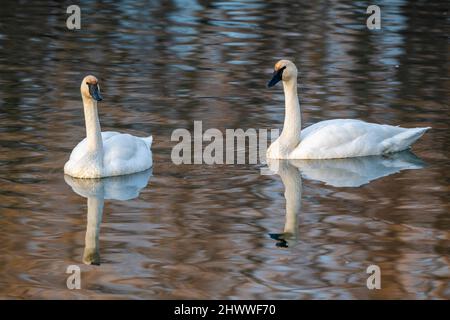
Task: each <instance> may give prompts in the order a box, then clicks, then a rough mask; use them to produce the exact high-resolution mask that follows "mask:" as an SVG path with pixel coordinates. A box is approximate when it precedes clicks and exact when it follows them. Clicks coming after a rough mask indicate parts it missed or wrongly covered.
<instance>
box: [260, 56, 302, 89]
mask: <svg viewBox="0 0 450 320" xmlns="http://www.w3.org/2000/svg"><path fill="white" fill-rule="evenodd" d="M291 79H297V67H296V66H295V64H294V63H293V62H292V61H289V60H280V61H278V62H277V63H276V64H275V67H274V71H273V76H272V79H271V80H270V81H269V83H267V87H269V88H270V87H273V86H274V85H276V84H277V83H278V82H280V81H281V80H283V81H289V80H291Z"/></svg>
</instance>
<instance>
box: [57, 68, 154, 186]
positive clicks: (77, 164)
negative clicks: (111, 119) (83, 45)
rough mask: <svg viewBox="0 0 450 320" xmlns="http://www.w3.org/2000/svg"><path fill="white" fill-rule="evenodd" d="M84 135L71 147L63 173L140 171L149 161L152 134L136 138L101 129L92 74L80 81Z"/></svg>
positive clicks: (90, 175)
mask: <svg viewBox="0 0 450 320" xmlns="http://www.w3.org/2000/svg"><path fill="white" fill-rule="evenodd" d="M80 90H81V97H82V98H83V106H84V119H85V123H86V138H85V139H83V140H82V141H81V142H80V143H78V145H77V146H76V147H75V148H74V149H73V150H72V153H71V155H70V159H69V161H67V163H66V164H65V165H64V173H65V174H67V175H70V176H72V177H76V178H102V177H111V176H120V175H125V174H130V173H135V172H140V171H144V170H146V169H148V168H150V167H151V166H152V164H153V161H152V152H151V150H150V147H151V145H152V141H153V137H152V136H149V137H146V138H139V137H135V136H132V135H130V134H123V133H118V132H112V131H106V132H101V129H100V122H99V120H98V112H97V101H101V100H102V97H101V95H100V87H99V85H98V80H97V78H96V77H94V76H86V77H85V78H84V79H83V81H82V82H81V87H80Z"/></svg>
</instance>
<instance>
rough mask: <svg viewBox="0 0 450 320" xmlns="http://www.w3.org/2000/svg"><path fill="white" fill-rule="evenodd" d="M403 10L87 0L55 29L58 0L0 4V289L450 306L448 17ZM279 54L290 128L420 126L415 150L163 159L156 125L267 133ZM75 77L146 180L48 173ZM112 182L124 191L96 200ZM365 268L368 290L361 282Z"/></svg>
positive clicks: (72, 106) (18, 293)
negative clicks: (376, 21)
mask: <svg viewBox="0 0 450 320" xmlns="http://www.w3.org/2000/svg"><path fill="white" fill-rule="evenodd" d="M414 3H415V2H414V1H400V0H396V1H380V7H381V14H382V25H381V30H373V31H370V30H368V29H367V28H366V25H365V23H366V18H367V17H368V15H367V14H366V13H365V11H366V6H367V3H366V2H364V1H342V2H340V3H339V4H337V3H335V2H328V1H294V2H288V1H285V2H283V1H271V2H270V3H268V2H267V1H259V0H251V1H230V2H225V1H201V0H199V1H195V0H191V1H189V0H188V1H181V0H178V1H176V0H173V1H101V2H92V3H86V4H82V5H81V10H82V15H81V30H74V31H70V30H67V28H66V18H67V16H68V15H67V14H66V8H67V6H68V5H69V4H72V3H67V4H63V3H60V2H58V1H48V2H46V4H44V3H43V2H41V4H39V3H38V2H36V1H33V2H32V1H25V2H23V3H22V4H20V5H17V3H16V2H15V1H6V2H5V3H3V2H2V10H1V11H0V132H1V135H0V243H2V246H1V250H0V298H13V299H20V298H34V299H46V298H58V299H74V298H75V299H102V298H114V299H125V298H131V299H176V298H181V299H187V298H190V299H216V298H230V299H239V298H242V299H259V298H261V299H355V298H362V299H380V298H385V299H386V298H387V299H403V298H412V299H449V298H450V284H449V283H450V281H449V280H450V268H449V264H450V262H449V254H450V250H449V245H450V239H449V238H450V214H449V211H450V210H449V209H450V206H449V200H450V196H449V191H450V187H449V182H450V151H449V146H450V109H449V105H448V101H449V88H450V77H449V75H450V73H449V67H450V62H449V61H450V60H449V41H448V39H449V38H448V31H449V29H448V26H449V19H450V18H449V13H448V6H447V4H446V3H445V1H427V3H426V4H421V5H419V4H414ZM281 58H289V59H292V60H294V61H295V63H296V64H297V66H298V67H299V84H300V95H301V99H300V100H301V105H302V113H303V122H304V123H303V126H307V125H310V124H313V123H315V122H318V121H321V120H326V119H332V118H359V119H362V120H365V121H369V122H377V123H386V124H393V125H401V126H404V127H416V126H431V127H432V130H430V131H429V132H427V133H426V134H425V135H424V136H423V137H422V138H421V139H420V140H419V141H418V142H417V143H416V144H415V145H414V146H413V149H412V151H413V153H414V154H415V156H414V155H412V154H402V155H399V156H398V157H394V158H392V157H384V158H374V159H367V160H361V162H354V161H353V162H352V160H348V161H341V162H331V163H330V162H328V163H322V162H321V163H306V164H305V163H290V162H282V163H279V165H280V168H281V169H282V170H280V171H279V174H276V175H261V174H260V168H261V167H262V165H261V164H258V165H250V164H248V165H237V164H236V165H206V164H203V165H179V166H177V165H175V164H173V163H172V161H171V157H170V155H171V150H172V148H173V146H174V145H175V144H176V142H172V141H171V140H170V136H171V134H172V132H173V130H175V129H178V128H186V129H188V130H192V129H193V124H194V121H202V122H203V129H204V130H205V129H208V128H218V129H219V130H221V131H223V132H224V131H225V129H228V128H242V129H244V130H246V129H248V128H256V129H275V128H281V127H282V124H283V119H284V102H283V100H284V97H283V92H282V89H281V86H280V85H278V86H276V87H275V88H271V89H267V88H266V87H265V85H266V83H267V81H268V80H269V79H270V77H271V73H272V69H273V65H274V63H275V62H276V61H277V60H278V59H281ZM87 74H94V75H96V76H97V77H98V78H99V80H100V85H101V87H102V93H103V97H104V101H102V102H101V104H100V106H99V113H100V121H101V125H102V130H117V131H123V132H127V133H131V134H135V135H140V136H144V135H148V134H150V133H151V134H152V135H153V137H154V144H153V147H152V150H153V160H154V167H153V169H152V171H150V172H146V173H144V176H139V177H137V178H133V177H131V178H129V180H127V181H125V182H123V181H120V180H118V181H116V180H114V181H109V182H108V181H106V182H105V181H93V182H92V183H91V184H87V185H83V183H80V184H78V185H77V184H76V182H71V180H70V179H68V178H67V177H66V178H65V177H64V174H63V166H64V163H65V162H66V161H67V159H68V156H69V154H70V152H71V150H72V149H73V147H74V146H75V145H76V143H78V141H80V140H81V139H83V138H84V136H85V129H84V119H83V110H82V104H81V98H80V93H79V85H80V81H81V79H82V78H83V77H84V76H85V75H87ZM299 168H300V171H299ZM404 168H409V169H408V170H401V171H400V169H404ZM397 171H399V172H397ZM299 172H301V173H302V175H303V177H300V175H299ZM370 175H373V176H370ZM361 176H362V177H361ZM133 179H134V180H133ZM146 179H149V181H148V184H147V180H146ZM369 180H371V181H370V182H369ZM136 181H137V182H136ZM366 182H368V183H366ZM71 183H72V184H71ZM127 183H128V184H129V185H131V189H132V190H131V191H130V190H129V189H127V192H130V198H132V199H129V200H125V199H122V200H114V199H108V196H110V194H109V193H111V192H113V191H114V190H115V191H117V192H119V193H120V190H121V189H120V188H121V186H123V185H124V184H125V185H127V186H129V185H128V184H127ZM142 184H143V185H142ZM133 186H134V187H135V189H133ZM72 187H73V188H72ZM115 187H117V188H118V189H114V188H115ZM141 187H142V189H140V188H141ZM110 189H111V190H110ZM74 190H75V191H78V192H74ZM139 191H140V192H139ZM89 192H91V193H89ZM133 192H134V193H136V194H135V195H136V196H137V194H139V195H138V196H137V197H134V198H133ZM122 194H124V193H122ZM285 194H286V197H285ZM124 195H125V196H126V195H127V194H126V193H125V194H124ZM125 196H124V198H126V197H125ZM86 197H88V198H89V200H87V199H86ZM102 203H104V206H103V208H102ZM88 212H89V214H88ZM100 213H102V216H101V215H100ZM285 226H286V229H285ZM98 227H99V228H100V229H99V231H98V229H97V228H98ZM86 231H88V234H87V238H89V239H88V240H89V241H85V240H86ZM284 231H289V234H283V232H284ZM96 237H97V238H98V239H97V240H98V244H97V245H96V248H94V249H93V248H91V247H89V246H88V245H87V244H88V242H89V243H91V242H92V241H93V243H95V238H96ZM85 246H86V248H85ZM89 261H90V262H95V263H100V265H88V264H85V263H83V262H89ZM372 264H375V265H378V266H379V267H380V270H381V286H382V288H381V290H368V289H367V287H366V280H367V278H368V276H369V275H368V274H367V273H366V269H367V267H368V266H369V265H372ZM69 265H78V266H79V267H80V268H81V286H82V289H81V290H69V289H68V288H67V286H66V279H67V277H68V274H66V269H67V267H68V266H69Z"/></svg>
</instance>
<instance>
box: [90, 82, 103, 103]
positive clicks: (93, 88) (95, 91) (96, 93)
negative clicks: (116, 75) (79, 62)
mask: <svg viewBox="0 0 450 320" xmlns="http://www.w3.org/2000/svg"><path fill="white" fill-rule="evenodd" d="M87 85H88V87H89V93H90V94H91V97H92V98H94V100H97V101H102V100H103V97H102V96H101V94H100V89H99V88H98V84H92V83H88V84H87Z"/></svg>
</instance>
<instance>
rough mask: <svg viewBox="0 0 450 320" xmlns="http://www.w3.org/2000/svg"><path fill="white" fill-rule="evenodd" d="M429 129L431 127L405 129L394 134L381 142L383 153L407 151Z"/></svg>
mask: <svg viewBox="0 0 450 320" xmlns="http://www.w3.org/2000/svg"><path fill="white" fill-rule="evenodd" d="M430 128H431V127H424V128H412V129H407V130H405V131H403V132H401V133H399V134H396V135H395V136H393V137H392V138H389V139H386V140H384V141H383V142H382V147H383V153H391V152H398V151H403V150H406V149H408V148H409V147H410V146H411V145H412V144H413V143H414V142H416V141H417V140H418V139H419V138H420V137H421V136H422V135H423V134H424V133H425V132H426V131H427V130H428V129H430Z"/></svg>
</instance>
